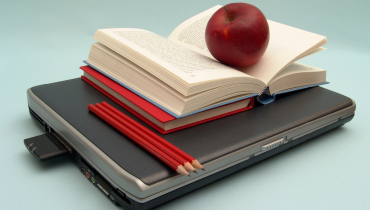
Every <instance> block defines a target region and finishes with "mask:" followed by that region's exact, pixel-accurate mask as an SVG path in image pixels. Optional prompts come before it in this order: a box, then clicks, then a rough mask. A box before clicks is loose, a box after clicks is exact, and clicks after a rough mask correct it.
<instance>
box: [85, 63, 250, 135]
mask: <svg viewBox="0 0 370 210" xmlns="http://www.w3.org/2000/svg"><path fill="white" fill-rule="evenodd" d="M80 68H81V69H82V70H83V71H84V76H81V78H82V79H83V80H84V81H86V82H87V83H89V84H90V85H92V86H93V87H95V88H96V89H97V90H99V91H100V92H102V93H103V94H105V95H106V96H108V97H109V98H111V99H112V100H113V101H115V102H116V103H118V104H119V105H121V106H122V107H124V108H125V109H127V110H128V111H130V112H131V113H133V114H134V115H135V116H136V117H138V118H140V119H141V120H143V121H144V122H146V123H147V124H148V125H150V126H151V127H153V128H154V129H156V130H157V131H159V132H160V133H162V134H166V133H170V132H173V131H177V130H180V129H184V128H188V127H191V126H194V125H198V124H201V123H205V122H208V121H211V120H214V119H218V118H221V117H225V116H228V115H231V114H235V113H238V112H242V111H245V110H248V109H251V108H253V106H254V98H249V99H245V100H242V101H238V102H234V103H231V104H227V105H224V106H220V107H217V108H214V109H210V110H207V111H203V112H199V113H196V114H193V115H189V116H186V117H182V118H175V117H173V116H172V115H170V114H168V113H167V112H165V111H163V110H162V109H160V108H158V107H157V106H155V105H153V104H152V103H150V102H148V101H147V100H145V99H144V98H142V97H140V96H138V95H137V94H135V93H133V92H132V91H130V90H128V89H127V88H125V87H123V86H122V85H120V84H118V83H116V82H115V81H113V80H111V79H110V78H108V77H106V76H105V75H103V74H101V73H99V72H98V71H96V70H94V69H93V68H91V67H89V66H82V67H80Z"/></svg>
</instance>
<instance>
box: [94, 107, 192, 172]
mask: <svg viewBox="0 0 370 210" xmlns="http://www.w3.org/2000/svg"><path fill="white" fill-rule="evenodd" d="M95 107H96V108H98V109H100V110H102V111H103V112H105V113H106V114H108V115H109V116H110V117H112V118H113V119H115V120H117V121H119V122H120V123H121V124H124V125H125V126H126V127H127V128H128V129H129V130H130V131H133V132H134V133H136V134H137V135H139V136H141V137H143V138H144V139H145V140H146V141H148V142H149V143H151V144H152V145H153V146H155V147H157V148H158V149H160V150H162V151H163V152H164V153H166V154H167V155H169V156H171V157H172V158H173V159H175V160H176V161H178V162H180V163H181V164H182V165H183V166H184V167H185V169H186V170H188V171H192V172H194V171H195V169H194V168H193V166H192V165H191V164H190V163H189V162H188V161H187V160H185V159H184V158H183V157H181V156H180V155H179V154H177V153H174V152H173V151H171V150H168V149H166V148H163V146H161V145H160V144H159V143H158V142H157V141H155V140H154V139H153V138H152V137H151V136H149V135H148V134H147V133H146V132H145V131H143V129H140V128H138V127H137V126H135V125H133V124H132V123H131V122H130V121H128V120H127V118H129V119H131V118H130V117H128V116H126V115H125V114H123V113H121V112H119V111H118V110H116V112H115V110H111V109H110V108H108V107H107V106H103V105H101V104H95ZM113 109H114V108H113ZM117 112H119V113H121V114H117ZM123 116H124V117H123ZM144 129H147V128H145V127H144Z"/></svg>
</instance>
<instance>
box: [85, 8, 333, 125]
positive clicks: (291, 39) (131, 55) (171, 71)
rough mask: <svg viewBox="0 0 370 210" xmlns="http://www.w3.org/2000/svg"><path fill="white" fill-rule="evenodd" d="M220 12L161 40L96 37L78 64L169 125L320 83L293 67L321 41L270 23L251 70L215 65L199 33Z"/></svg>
mask: <svg viewBox="0 0 370 210" xmlns="http://www.w3.org/2000/svg"><path fill="white" fill-rule="evenodd" d="M220 7H221V6H215V7H213V8H211V9H209V10H206V11H204V12H202V13H200V14H198V15H196V16H194V17H192V18H190V19H189V20H187V21H185V22H184V23H182V24H180V25H179V26H178V27H177V28H176V29H175V30H174V31H173V32H172V33H171V35H170V36H169V37H168V39H166V38H163V37H161V36H159V35H156V34H154V33H152V32H149V31H146V30H142V29H128V28H113V29H99V30H98V31H97V32H96V33H95V35H94V38H95V39H96V40H97V41H98V42H96V43H93V45H92V47H91V50H90V53H89V57H88V59H87V61H85V62H86V63H87V64H88V65H90V66H91V67H93V68H94V69H96V70H98V71H100V72H101V73H103V74H104V75H106V76H107V77H109V78H111V79H112V80H114V81H116V82H118V83H119V84H121V85H123V86H125V87H126V88H128V89H130V90H131V91H133V92H135V93H136V94H138V95H140V96H142V97H144V98H145V99H146V100H148V101H150V102H151V103H153V104H155V105H157V106H158V107H160V108H161V109H163V110H165V111H166V112H168V113H169V114H171V115H173V116H174V117H176V118H178V117H183V116H187V115H190V114H194V113H198V112H201V111H205V110H208V109H211V108H215V107H218V106H221V105H225V104H228V103H232V102H235V101H238V100H243V99H246V98H249V97H254V96H258V95H259V96H260V101H262V102H264V103H268V102H270V101H272V100H273V97H266V96H274V95H275V94H277V93H279V92H286V91H290V90H296V89H300V88H303V87H308V86H315V85H320V84H323V83H326V71H325V70H323V69H319V68H315V67H312V66H308V65H304V64H300V63H294V62H295V61H296V60H298V59H300V58H302V57H304V56H307V55H310V54H313V53H316V52H319V51H321V50H323V49H324V48H321V46H322V45H324V44H325V43H326V42H327V40H326V38H325V37H324V36H321V35H317V34H314V33H311V32H307V31H304V30H300V29H297V28H293V27H290V26H287V25H283V24H280V23H277V22H274V21H268V24H269V28H270V41H269V45H268V47H267V50H266V52H265V54H264V55H263V56H262V58H261V59H260V60H259V61H258V62H257V63H255V64H253V65H251V66H248V67H245V68H240V69H236V68H233V67H230V66H226V65H224V64H221V63H219V62H218V61H216V60H215V59H214V58H213V57H212V56H211V54H210V53H209V51H208V50H207V47H206V44H205V35H204V33H205V28H206V25H207V22H208V20H209V18H210V17H211V16H212V14H213V13H214V12H215V11H216V10H217V9H219V8H220ZM266 98H267V100H266Z"/></svg>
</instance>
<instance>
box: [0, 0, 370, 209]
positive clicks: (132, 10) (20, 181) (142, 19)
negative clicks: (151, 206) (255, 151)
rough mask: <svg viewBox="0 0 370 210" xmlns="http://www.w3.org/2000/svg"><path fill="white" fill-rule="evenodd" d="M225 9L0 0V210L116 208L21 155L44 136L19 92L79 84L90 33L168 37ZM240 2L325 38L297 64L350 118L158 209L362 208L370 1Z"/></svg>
mask: <svg viewBox="0 0 370 210" xmlns="http://www.w3.org/2000/svg"><path fill="white" fill-rule="evenodd" d="M227 3H230V2H228V1H189V0H188V1H128V0H126V1H123V0H121V1H118V0H106V1H83V0H81V1H76V0H75V1H73V0H64V1H52V0H48V1H47V0H44V1H37V0H35V1H25V0H23V1H19V0H13V1H5V0H0V65H1V70H0V71H1V79H0V80H1V83H0V89H1V93H0V94H1V95H0V96H1V97H0V98H1V106H0V107H1V111H0V119H1V122H0V123H1V126H0V134H1V139H0V143H1V147H0V148H1V152H0V166H1V169H0V170H1V173H0V174H1V175H0V177H1V178H0V189H1V191H0V194H1V196H0V209H38V210H41V209H66V208H67V209H79V210H82V209H118V208H117V207H116V206H114V205H113V204H112V203H111V202H110V201H109V200H108V199H107V198H106V197H105V196H103V194H102V193H101V192H100V191H99V190H97V188H95V187H94V186H93V185H92V184H91V183H89V181H88V180H87V179H86V178H85V177H84V176H83V175H82V174H81V172H80V171H79V170H78V168H77V166H76V165H75V164H73V163H72V162H71V159H70V158H69V157H65V158H61V159H59V160H54V161H51V162H46V163H40V162H37V161H36V159H34V158H33V157H32V155H31V154H30V153H29V152H28V151H27V150H26V148H25V146H24V145H23V139H25V138H29V137H32V136H35V135H39V134H42V133H43V131H42V130H41V129H40V128H39V127H38V126H37V125H36V123H34V122H33V121H32V120H31V118H30V116H29V114H28V109H27V100H26V90H27V89H28V88H30V87H32V86H35V85H40V84H45V83H52V82H57V81H61V80H67V79H71V78H76V77H79V76H80V75H81V74H82V72H81V71H80V70H79V68H78V67H79V66H80V65H83V63H82V61H83V60H85V59H86V58H87V55H88V51H89V48H90V45H91V43H92V42H93V41H94V40H93V39H92V36H93V34H94V32H95V31H96V30H97V29H99V28H112V27H134V28H142V29H147V30H150V31H152V32H155V33H157V34H159V35H162V36H165V37H167V36H168V35H169V34H170V32H171V31H172V30H173V29H174V28H175V27H176V26H177V25H178V24H180V23H181V22H182V21H184V20H186V19H187V18H189V17H191V16H193V15H195V14H198V13H199V12H201V11H204V10H206V9H208V8H210V7H212V6H214V5H216V4H221V5H225V4H227ZM249 3H252V4H254V5H256V6H257V7H259V8H260V9H261V10H262V11H263V12H264V14H265V15H266V17H267V18H268V19H271V20H274V21H277V22H281V23H284V24H287V25H291V26H295V27H298V28H301V29H305V30H308V31H312V32H315V33H318V34H322V35H325V36H327V38H328V40H329V43H328V44H327V45H326V47H327V48H328V50H326V51H324V52H322V53H319V54H316V55H313V56H310V57H309V58H305V59H303V60H301V61H302V62H303V63H306V64H309V65H313V66H317V67H320V68H324V69H327V70H328V77H327V78H328V81H330V82H331V83H330V84H329V85H326V86H325V87H326V88H328V89H330V90H333V91H336V92H339V93H342V94H344V95H347V96H349V97H351V98H353V99H354V100H355V101H356V103H357V110H356V116H355V118H354V119H353V120H352V121H351V122H350V123H348V124H346V125H345V126H344V127H342V128H340V129H337V130H335V131H333V132H330V133H327V134H325V135H323V136H321V137H318V138H316V139H314V140H312V141H311V142H308V143H305V144H304V145H301V146H299V147H296V148H294V149H292V150H290V151H287V152H285V153H283V154H281V155H278V156H276V157H274V158H271V159H269V160H267V161H264V162H262V163H260V164H258V165H255V166H253V167H250V168H248V169H245V170H243V171H240V172H238V173H236V174H234V175H231V176H229V177H227V178H225V179H223V180H221V181H218V182H216V183H213V184H212V185H209V186H207V187H204V188H202V189H200V190H197V191H195V192H192V193H191V194H188V195H186V196H183V197H181V198H179V199H176V200H175V201H172V202H170V203H168V204H166V205H163V206H160V207H159V208H158V209H193V210H195V209H249V210H254V209H259V210H261V209H284V210H286V209H315V210H317V209H356V210H358V209H370V152H369V148H370V137H369V130H370V127H369V125H368V124H369V123H368V121H369V119H370V112H369V106H370V103H369V102H370V101H369V96H368V95H369V94H368V92H369V85H370V84H369V76H370V73H369V71H370V68H369V61H370V15H369V14H370V13H369V9H370V3H369V1H368V0H352V1H335V0H326V1H322V0H311V1H303V0H294V1H273V0H270V1H257V0H252V1H250V2H249ZM307 100H315V99H314V98H310V99H307ZM274 120H279V119H274ZM245 126H248V125H245Z"/></svg>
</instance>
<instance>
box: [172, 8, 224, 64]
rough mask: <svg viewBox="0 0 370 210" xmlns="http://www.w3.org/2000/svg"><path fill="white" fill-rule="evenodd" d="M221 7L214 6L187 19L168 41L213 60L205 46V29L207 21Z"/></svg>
mask: <svg viewBox="0 0 370 210" xmlns="http://www.w3.org/2000/svg"><path fill="white" fill-rule="evenodd" d="M221 7H222V6H221V5H216V6H214V7H212V8H210V9H208V10H206V11H204V12H202V13H199V14H197V15H195V16H193V17H191V18H189V19H188V20H186V21H185V22H183V23H181V24H180V25H179V26H177V27H176V28H175V30H173V31H172V33H171V34H170V36H169V37H168V39H169V40H171V41H174V42H177V43H179V44H181V45H183V46H185V47H187V48H189V49H192V50H194V51H196V52H199V53H201V54H203V55H205V56H207V57H209V58H212V59H214V58H213V56H212V55H211V53H210V52H209V50H208V48H207V45H206V37H205V29H206V26H207V23H208V20H209V19H210V18H211V17H212V15H213V14H214V13H215V12H216V11H217V10H218V9H219V8H221Z"/></svg>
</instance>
